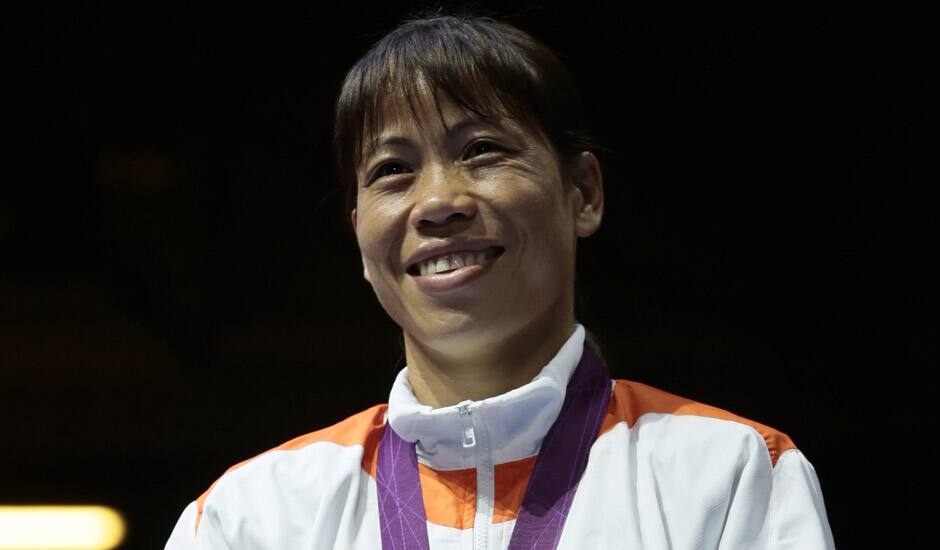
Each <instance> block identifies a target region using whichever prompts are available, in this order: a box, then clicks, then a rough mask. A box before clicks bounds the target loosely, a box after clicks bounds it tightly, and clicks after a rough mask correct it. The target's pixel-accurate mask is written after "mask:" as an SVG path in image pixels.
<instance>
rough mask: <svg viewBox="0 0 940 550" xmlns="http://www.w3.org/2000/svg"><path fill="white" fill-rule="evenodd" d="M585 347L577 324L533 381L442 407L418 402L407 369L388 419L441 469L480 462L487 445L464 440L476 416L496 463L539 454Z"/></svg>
mask: <svg viewBox="0 0 940 550" xmlns="http://www.w3.org/2000/svg"><path fill="white" fill-rule="evenodd" d="M583 348H584V327H582V326H581V325H580V324H576V325H575V330H574V333H573V334H572V335H571V336H570V337H569V338H568V340H567V341H566V342H565V343H564V344H563V345H562V347H561V349H560V350H559V351H558V353H557V354H556V355H555V357H554V358H552V360H551V361H549V363H548V364H547V365H545V367H544V368H542V370H541V372H539V374H538V375H537V376H536V377H535V378H534V379H532V381H531V382H529V383H528V384H526V385H524V386H521V387H519V388H516V389H514V390H511V391H508V392H506V393H504V394H501V395H496V396H493V397H489V398H487V399H483V400H480V401H464V402H462V403H458V404H457V405H453V406H450V407H442V408H439V409H432V408H431V406H430V405H424V404H422V403H420V402H419V401H418V399H417V398H416V397H415V394H414V391H413V390H412V388H411V384H410V383H409V382H408V368H407V367H406V368H404V369H402V370H401V372H399V373H398V377H397V378H396V379H395V384H394V385H393V386H392V391H391V394H390V395H389V399H388V422H389V423H390V424H391V425H392V427H393V428H394V429H395V432H396V433H398V435H399V436H400V437H401V438H402V439H404V440H405V441H408V442H409V443H413V442H416V443H417V444H416V446H415V447H416V450H417V454H418V461H419V462H421V463H422V464H425V465H427V466H430V467H432V468H434V469H435V470H457V469H463V468H474V467H475V466H476V464H477V454H478V453H480V452H483V449H482V448H478V447H477V446H476V445H474V446H471V447H467V446H465V438H464V435H465V430H466V427H467V426H468V425H469V424H468V422H471V418H472V426H473V428H474V431H475V433H476V439H477V440H478V441H479V440H481V438H482V440H483V441H486V443H487V444H486V445H485V447H487V448H489V449H490V451H489V452H490V453H491V454H492V463H493V464H501V463H504V462H511V461H514V460H520V459H523V458H526V457H530V456H533V455H536V454H538V451H539V447H540V446H541V444H542V438H543V437H544V436H545V433H546V432H547V431H548V429H549V428H550V427H551V426H552V424H553V423H554V422H555V419H556V418H557V417H558V413H559V411H561V406H562V404H563V403H564V400H565V390H566V388H567V386H568V379H569V378H570V377H571V374H572V373H573V372H574V369H575V367H576V366H577V365H578V362H579V361H580V360H581V353H582V351H583ZM461 410H463V413H461ZM467 411H469V413H470V415H469V416H468V415H467Z"/></svg>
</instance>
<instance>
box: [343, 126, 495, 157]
mask: <svg viewBox="0 0 940 550" xmlns="http://www.w3.org/2000/svg"><path fill="white" fill-rule="evenodd" d="M476 126H493V127H497V128H499V127H501V125H500V124H498V123H497V122H496V121H494V120H490V119H487V118H483V117H478V116H476V117H468V118H465V119H463V120H461V121H460V122H458V123H456V124H454V125H453V126H450V127H448V128H447V131H446V136H447V139H448V140H449V139H452V138H453V137H454V136H456V135H458V134H461V133H463V132H465V131H466V130H467V129H469V128H473V127H476ZM411 143H412V140H411V139H409V138H406V137H402V136H388V137H380V138H379V139H377V140H375V141H374V142H372V143H371V144H370V145H369V147H368V148H366V150H365V152H364V153H363V155H362V157H360V158H361V160H360V164H361V163H362V162H364V161H365V160H366V159H369V158H371V157H372V156H373V155H374V154H375V152H376V151H378V150H379V149H381V148H382V147H386V146H406V145H410V144H411Z"/></svg>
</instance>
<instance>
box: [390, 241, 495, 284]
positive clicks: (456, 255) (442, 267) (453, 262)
mask: <svg viewBox="0 0 940 550" xmlns="http://www.w3.org/2000/svg"><path fill="white" fill-rule="evenodd" d="M505 251H506V249H505V248H503V247H502V246H491V247H489V248H485V249H483V250H464V251H456V252H450V253H447V254H441V255H440V256H433V257H431V258H428V259H426V260H422V261H420V262H416V263H414V264H411V265H410V266H408V269H407V273H408V274H409V275H411V276H412V277H426V276H428V275H438V274H444V273H450V272H453V271H457V270H458V269H461V268H464V267H470V266H475V265H479V266H485V265H487V264H489V263H490V262H492V261H493V260H494V259H496V258H498V257H500V256H502V255H503V252H505Z"/></svg>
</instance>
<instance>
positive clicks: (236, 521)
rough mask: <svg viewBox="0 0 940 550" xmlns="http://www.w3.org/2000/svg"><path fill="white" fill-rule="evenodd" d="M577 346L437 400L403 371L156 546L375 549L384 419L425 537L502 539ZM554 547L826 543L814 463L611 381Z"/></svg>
mask: <svg viewBox="0 0 940 550" xmlns="http://www.w3.org/2000/svg"><path fill="white" fill-rule="evenodd" d="M583 345H584V329H583V327H581V326H580V325H578V326H576V329H575V331H574V334H573V335H572V336H571V337H570V338H569V339H568V341H567V342H566V343H565V344H564V345H563V346H562V348H561V350H559V352H558V354H557V355H556V356H555V357H554V358H553V359H552V360H551V362H549V364H548V365H546V366H545V368H544V369H542V371H541V372H540V373H539V375H538V376H536V377H535V378H534V379H533V380H532V382H530V383H529V384H526V385H525V386H522V387H520V388H517V389H515V390H512V391H510V392H507V393H505V394H502V395H498V396H495V397H491V398H488V399H484V400H482V401H476V402H469V401H467V402H464V403H461V404H459V405H454V406H452V407H444V408H440V409H432V408H431V407H429V406H427V405H422V404H421V403H419V402H418V401H417V399H416V398H415V396H414V392H413V391H412V389H411V386H410V385H409V383H408V378H407V368H406V369H403V370H402V371H401V372H400V373H399V375H398V377H397V379H396V381H395V384H394V386H393V387H392V391H391V394H390V396H389V404H388V405H377V406H375V407H372V408H370V409H367V410H365V411H362V412H360V413H358V414H356V415H353V416H351V417H349V418H347V419H346V420H344V421H342V422H340V423H339V424H336V425H334V426H331V427H329V428H325V429H322V430H319V431H315V432H312V433H310V434H307V435H303V436H301V437H298V438H296V439H293V440H291V441H288V442H287V443H285V444H283V445H281V446H279V447H276V448H274V449H272V450H270V451H268V452H266V453H263V454H261V455H259V456H257V457H255V458H252V459H250V460H247V461H245V462H242V463H240V464H237V465H235V466H233V467H232V468H230V469H229V470H228V471H227V472H225V474H224V475H222V477H221V478H219V479H218V480H217V481H216V482H215V483H214V484H213V485H212V486H211V487H210V488H209V490H207V491H206V492H205V493H204V494H203V495H202V496H200V497H199V498H198V499H196V500H195V501H194V502H192V503H191V504H190V505H189V506H187V507H186V509H185V510H184V511H183V514H182V516H181V517H180V519H179V521H178V523H177V525H176V528H175V529H174V530H173V533H172V534H171V536H170V539H169V541H168V542H167V545H166V548H167V550H188V549H214V550H226V549H228V550H248V549H252V550H254V549H258V550H260V549H267V550H273V549H284V550H308V549H311V550H312V549H326V548H336V549H369V550H378V549H380V548H381V547H382V543H381V534H380V526H379V506H378V502H377V493H376V484H375V469H376V460H377V453H378V443H379V440H380V438H381V435H382V430H383V427H384V425H385V423H386V421H387V422H390V423H391V424H392V426H393V427H394V428H395V431H396V432H397V433H398V434H399V435H400V436H401V437H402V438H403V439H405V440H407V441H417V445H416V452H417V455H418V462H419V475H420V479H421V490H422V492H423V500H424V507H425V511H426V515H427V529H428V538H429V540H430V544H431V548H432V549H434V550H471V549H472V550H492V549H505V548H506V547H507V546H508V544H509V540H510V536H511V534H512V530H513V526H514V524H515V518H516V514H517V513H518V511H519V507H520V504H521V502H522V497H523V495H524V493H525V490H526V484H527V482H528V480H529V476H530V474H531V472H532V466H533V465H534V463H535V457H536V455H537V454H538V451H539V446H540V444H541V441H542V438H543V436H544V435H545V433H546V432H547V431H548V429H549V427H550V426H551V425H552V424H553V423H554V421H555V418H556V417H557V416H558V413H559V411H560V409H561V405H562V402H563V401H564V397H565V388H566V385H567V382H568V378H569V377H570V375H571V373H572V371H573V370H574V368H575V367H576V366H577V364H578V361H579V360H580V358H581V352H582V349H583ZM468 428H472V429H471V430H469V431H468ZM558 548H559V549H572V550H574V549H578V550H581V549H613V548H625V549H627V548H629V549H645V550H666V549H671V550H686V549H688V550H693V549H695V550H699V549H716V550H731V549H748V550H750V549H757V550H762V549H767V550H770V549H774V550H778V549H779V550H783V549H793V550H816V549H830V548H834V545H833V540H832V533H831V531H830V528H829V524H828V521H827V518H826V510H825V506H824V504H823V497H822V493H821V491H820V487H819V482H818V480H817V477H816V473H815V471H814V470H813V467H812V465H811V464H810V463H809V461H807V459H806V457H805V456H804V455H803V454H802V453H801V452H800V451H799V449H797V448H796V446H795V445H794V444H793V441H792V440H790V438H789V437H787V436H786V435H785V434H783V433H781V432H779V431H776V430H774V429H773V428H769V427H767V426H764V425H762V424H758V423H756V422H753V421H750V420H747V419H744V418H741V417H739V416H736V415H733V414H731V413H729V412H726V411H723V410H721V409H717V408H715V407H710V406H708V405H703V404H701V403H697V402H694V401H690V400H688V399H684V398H682V397H678V396H676V395H672V394H669V393H666V392H664V391H661V390H658V389H655V388H652V387H650V386H647V385H644V384H640V383H637V382H631V381H628V380H616V381H614V382H613V392H612V395H611V398H610V403H609V406H608V409H607V413H606V417H605V419H604V421H603V423H602V425H601V429H600V433H599V435H598V437H597V439H596V440H595V442H594V444H593V446H592V447H591V451H590V455H589V458H588V463H587V468H586V470H585V472H584V474H583V476H582V478H581V481H580V484H579V485H578V488H577V491H576V493H575V496H574V500H573V502H572V504H571V509H570V511H569V515H568V519H567V521H566V522H565V524H564V528H563V531H562V534H561V539H560V541H559V544H558Z"/></svg>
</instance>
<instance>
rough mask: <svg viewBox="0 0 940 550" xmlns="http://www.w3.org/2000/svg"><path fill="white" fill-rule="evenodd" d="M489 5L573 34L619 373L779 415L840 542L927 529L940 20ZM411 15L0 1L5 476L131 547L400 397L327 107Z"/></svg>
mask: <svg viewBox="0 0 940 550" xmlns="http://www.w3.org/2000/svg"><path fill="white" fill-rule="evenodd" d="M479 5H482V6H483V8H484V9H486V10H491V11H492V12H493V13H496V14H502V15H503V16H504V18H506V19H508V20H509V21H512V22H515V23H517V24H518V25H520V26H521V27H523V28H525V29H527V30H529V31H530V32H532V33H533V34H535V35H536V36H538V37H539V38H541V39H542V40H544V41H545V42H547V43H548V44H549V45H550V46H552V47H553V48H555V49H556V50H557V51H558V52H559V53H560V54H561V55H562V56H563V58H564V59H565V60H566V61H567V62H568V63H569V65H570V66H571V68H572V70H573V71H574V73H575V75H576V77H577V79H578V81H579V83H580V85H581V88H582V91H583V94H584V96H585V100H586V104H587V107H588V112H589V116H590V119H591V121H592V127H593V128H594V130H595V132H596V134H597V136H598V137H599V140H600V142H601V143H603V144H604V145H606V146H607V147H609V148H610V149H611V150H613V151H614V152H615V153H614V154H611V155H608V156H607V157H606V158H605V184H606V192H607V206H606V217H605V220H604V224H603V227H602V229H601V231H600V232H599V233H598V234H597V235H596V236H594V237H592V238H591V239H589V240H587V241H584V242H583V243H582V246H581V249H580V251H579V253H580V255H581V257H580V262H581V265H580V268H579V292H581V294H582V298H583V301H582V304H581V308H580V309H581V311H580V313H579V317H580V320H581V321H582V322H583V323H584V324H585V325H586V326H587V327H588V328H590V329H591V330H592V331H594V332H595V333H596V334H597V335H598V337H599V338H600V340H601V342H602V343H603V344H604V346H605V349H606V352H607V355H608V358H609V361H610V363H611V364H612V370H613V371H614V372H613V374H614V375H615V376H617V377H621V378H630V379H634V380H638V381H642V382H646V383H649V384H652V385H654V386H658V387H661V388H663V389H666V390H669V391H672V392H674V393H678V394H680V395H683V396H686V397H690V398H693V399H696V400H700V401H705V402H707V403H711V404H715V405H718V406H721V407H723V408H726V409H729V410H731V411H734V412H736V413H738V414H741V415H743V416H746V417H749V418H753V419H755V420H758V421H760V422H763V423H765V424H769V425H771V426H774V427H776V428H779V429H781V430H783V431H785V432H786V433H788V434H789V435H790V436H791V437H792V438H793V439H794V441H795V442H796V443H797V445H798V446H799V447H800V448H801V449H802V450H803V452H804V453H805V454H806V455H807V457H808V458H809V459H810V461H811V462H812V463H813V465H814V466H815V468H816V471H817V474H818V476H819V478H820V481H821V485H822V489H823V493H824V495H825V497H826V505H827V507H828V511H829V518H830V522H831V524H832V528H833V531H834V533H835V536H836V543H837V544H838V545H839V546H840V547H843V548H850V547H861V545H862V544H863V543H864V542H869V543H871V542H875V541H889V540H890V541H893V542H894V543H895V544H897V543H899V542H900V541H913V540H915V539H916V538H919V536H920V533H921V525H922V524H923V522H925V521H928V520H929V519H930V518H929V516H928V510H929V509H930V508H932V505H928V508H924V509H922V508H921V507H920V504H919V502H918V500H919V498H918V497H924V496H926V497H928V498H932V497H933V495H934V492H933V491H932V490H931V488H930V485H932V479H931V476H930V472H931V471H932V469H933V465H932V460H931V453H932V452H933V449H934V448H935V443H934V440H935V439H936V436H935V435H934V434H933V430H932V427H933V426H932V424H933V416H932V413H931V412H929V409H930V407H931V405H933V394H934V392H933V388H932V386H931V385H930V383H929V382H928V381H929V380H930V375H931V374H933V373H932V371H933V369H934V368H935V367H936V366H937V356H938V354H937V347H938V345H937V342H938V338H937V335H938V334H940V331H938V322H937V317H936V315H935V314H934V311H935V310H934V304H933V302H934V301H935V300H936V298H937V292H936V283H935V281H936V278H937V275H938V273H937V270H936V267H935V266H934V265H933V264H934V257H935V256H936V255H937V248H938V246H937V245H938V242H937V237H936V235H937V231H936V230H937V208H936V203H935V202H932V201H931V200H930V199H929V195H930V194H929V191H930V189H929V188H930V187H933V186H934V185H935V184H936V179H935V178H934V177H933V171H932V170H931V169H932V168H933V165H934V164H935V161H936V153H935V151H936V149H935V146H934V145H932V144H930V143H931V141H932V140H933V139H932V138H933V135H934V133H935V129H936V125H935V124H934V115H935V112H936V107H935V102H936V98H937V95H938V94H937V92H938V90H937V86H936V79H935V73H936V60H935V58H934V57H933V55H932V54H931V53H929V52H931V51H932V50H933V48H934V47H936V46H937V44H936V42H937V41H936V40H935V38H934V34H935V31H934V29H932V28H930V27H929V21H930V20H929V19H928V18H927V17H926V14H918V13H901V12H899V11H898V12H895V11H892V12H875V11H871V12H867V13H860V12H858V11H851V12H850V11H847V10H836V9H831V10H829V11H826V12H822V11H819V10H818V9H814V10H807V11H800V10H798V9H796V8H791V7H790V6H781V7H780V9H779V10H773V9H770V8H768V9H765V10H763V11H760V12H758V11H753V10H751V11H728V12H725V13H722V12H719V11H714V10H699V11H682V10H677V9H651V8H633V7H619V8H615V9H612V8H610V7H601V6H594V5H591V4H587V3H576V5H573V6H568V7H567V8H564V9H562V8H560V7H548V6H545V5H537V4H532V3H515V2H509V3H505V2H500V3H498V4H495V3H494V4H492V5H489V4H486V3H482V4H479ZM494 6H498V7H494ZM410 10H411V8H410V7H409V5H408V4H406V3H383V4H381V5H372V4H362V3H358V2H344V3H342V7H339V8H332V9H331V10H330V11H329V13H327V12H324V11H322V8H319V7H315V6H313V3H311V5H310V6H307V7H304V8H299V9H290V10H287V9H280V10H273V11H272V10H261V9H260V8H259V7H253V8H244V9H242V8H236V7H233V6H225V7H221V6H217V7H215V8H212V9H201V10H200V9H195V8H192V7H187V8H185V9H184V8H169V7H166V6H164V7H154V8H133V9H130V8H127V7H126V6H125V7H115V6H104V5H100V4H99V5H96V6H94V7H91V8H89V7H83V8H68V9H66V10H65V11H62V8H60V7H56V8H55V9H52V8H45V9H42V8H37V9H25V8H15V7H9V6H7V7H4V8H2V10H0V14H2V23H0V24H2V26H3V32H2V36H3V38H2V39H0V40H2V41H3V48H2V53H0V55H2V58H0V59H2V66H3V67H4V71H3V72H4V79H3V80H5V82H6V83H5V84H4V85H3V87H4V92H3V95H4V96H5V97H6V99H4V101H3V105H2V107H0V109H2V110H0V112H2V113H3V120H4V122H3V125H4V127H5V130H6V131H5V134H6V137H7V141H8V144H7V145H6V146H4V150H5V153H6V154H5V155H4V156H8V160H7V161H5V163H4V167H3V171H2V172H0V174H2V176H0V177H2V185H0V253H2V255H0V262H2V263H0V268H2V271H0V403H2V407H3V414H2V415H0V504H15V503H60V502H61V503H67V502H71V503H102V504H108V505H111V506H114V507H116V508H117V509H119V510H120V511H121V512H122V513H123V514H124V515H125V517H126V518H127V520H128V523H129V533H128V538H127V541H126V544H125V545H124V546H123V547H124V548H157V547H161V548H162V545H163V543H164V541H165V539H166V537H167V536H168V535H169V533H170V530H171V529H172V527H173V525H174V523H175V521H176V519H177V517H178V516H179V514H180V512H181V511H182V509H183V507H184V506H185V505H186V504H187V503H188V502H189V501H191V500H192V499H193V498H195V497H196V496H198V495H199V494H200V493H202V492H203V491H204V490H205V489H206V488H207V487H208V486H209V485H210V484H211V483H212V481H213V480H214V479H215V478H216V477H218V476H219V475H220V474H221V473H222V472H223V471H224V470H225V469H226V468H227V467H229V466H231V465H232V464H234V463H236V462H238V461H241V460H243V459H245V458H247V457H250V456H253V455H255V454H257V453H259V452H261V451H263V450H265V449H267V448H270V447H272V446H275V445H277V444H279V443H281V442H283V441H285V440H287V439H290V438H292V437H294V436H296V435H299V434H302V433H305V432H309V431H312V430H314V429H317V428H320V427H324V426H327V425H329V424H331V423H333V422H335V421H338V420H340V419H342V418H344V417H346V416H348V415H349V414H351V413H354V412H357V411H358V410H361V409H363V408H366V407H368V406H371V405H372V404H375V403H378V402H384V401H385V400H386V396H387V391H388V388H389V386H390V383H391V381H392V379H393V377H394V374H395V372H396V369H397V368H399V367H400V366H401V364H400V360H401V348H400V343H399V339H400V337H399V334H398V332H397V330H396V327H395V326H394V325H393V324H392V323H391V321H390V320H388V318H387V317H386V316H385V314H384V312H383V311H382V310H381V308H380V307H379V305H378V303H377V302H376V300H375V298H374V296H373V295H372V293H371V289H370V288H369V287H368V285H367V284H366V283H365V282H364V281H363V280H362V278H361V268H360V265H359V258H358V253H357V250H356V248H355V241H354V239H353V237H352V234H351V231H350V230H349V227H348V224H347V223H346V221H345V219H344V215H343V205H342V196H341V193H340V192H339V191H338V187H337V183H336V180H335V177H334V173H333V169H332V166H333V165H332V160H331V144H330V143H331V131H332V120H331V117H332V103H333V101H334V99H335V96H336V93H337V91H338V87H339V84H340V82H341V80H342V78H343V76H344V74H345V71H346V70H347V69H348V68H349V66H351V64H352V63H353V62H354V61H355V59H356V58H357V57H358V56H359V55H361V54H362V53H363V52H364V51H365V49H366V48H367V47H368V45H369V44H370V43H371V42H372V41H374V40H375V39H376V38H378V37H379V36H381V34H382V32H383V31H385V30H388V29H389V28H390V26H391V25H393V24H394V23H395V22H396V21H398V20H400V19H401V18H402V17H403V16H404V15H406V14H407V13H408V12H409V11H410ZM493 10H495V11H493ZM902 546H903V545H902Z"/></svg>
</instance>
